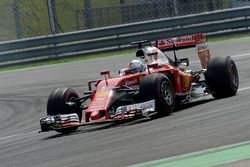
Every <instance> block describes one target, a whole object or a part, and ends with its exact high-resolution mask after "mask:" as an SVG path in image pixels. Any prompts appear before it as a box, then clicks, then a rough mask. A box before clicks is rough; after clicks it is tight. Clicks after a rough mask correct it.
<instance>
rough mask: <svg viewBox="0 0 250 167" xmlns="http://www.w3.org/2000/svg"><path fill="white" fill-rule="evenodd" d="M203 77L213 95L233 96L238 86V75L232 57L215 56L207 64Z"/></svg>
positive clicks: (220, 96)
mask: <svg viewBox="0 0 250 167" xmlns="http://www.w3.org/2000/svg"><path fill="white" fill-rule="evenodd" d="M205 79H206V82H207V84H208V87H209V89H210V90H211V92H212V95H213V97H215V98H216V99H218V98H225V97H230V96H234V95H236V93H237V90H238V87H239V76H238V71H237V68H236V65H235V63H234V61H233V59H232V58H231V57H229V56H227V57H215V58H213V59H211V61H210V62H209V64H208V68H207V72H206V73H205Z"/></svg>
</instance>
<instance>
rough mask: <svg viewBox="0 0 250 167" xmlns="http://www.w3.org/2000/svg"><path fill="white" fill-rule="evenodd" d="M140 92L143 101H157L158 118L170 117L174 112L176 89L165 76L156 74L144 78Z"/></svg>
mask: <svg viewBox="0 0 250 167" xmlns="http://www.w3.org/2000/svg"><path fill="white" fill-rule="evenodd" d="M139 92H140V97H141V99H142V100H143V101H147V100H152V99H155V101H156V111H157V112H158V116H164V115H169V114H170V113H171V112H172V111H173V110H174V107H175V96H174V88H173V86H172V83H171V81H170V80H169V79H168V77H167V76H165V75H164V74H161V73H154V74H150V75H147V76H145V77H143V78H142V80H141V84H140V89H139Z"/></svg>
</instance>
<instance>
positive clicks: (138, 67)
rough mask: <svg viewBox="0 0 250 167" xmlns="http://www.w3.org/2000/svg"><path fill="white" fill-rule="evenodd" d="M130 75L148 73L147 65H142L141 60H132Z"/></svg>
mask: <svg viewBox="0 0 250 167" xmlns="http://www.w3.org/2000/svg"><path fill="white" fill-rule="evenodd" d="M129 70H130V73H132V74H135V73H138V72H143V71H146V65H145V64H144V63H142V62H141V61H140V60H132V61H131V62H130V63H129Z"/></svg>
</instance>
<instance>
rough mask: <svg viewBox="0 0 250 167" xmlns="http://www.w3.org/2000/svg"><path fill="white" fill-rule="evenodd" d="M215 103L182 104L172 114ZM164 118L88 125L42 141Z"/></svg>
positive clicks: (203, 101) (205, 100) (206, 101)
mask: <svg viewBox="0 0 250 167" xmlns="http://www.w3.org/2000/svg"><path fill="white" fill-rule="evenodd" d="M211 101H214V99H213V98H209V99H204V100H199V101H194V102H190V103H186V104H182V105H177V106H176V109H175V111H174V112H173V113H172V114H171V115H173V114H174V113H175V112H181V111H183V110H185V109H188V108H192V107H195V106H198V105H201V104H205V103H208V102H211ZM171 115H170V116H171ZM161 118H162V117H154V118H140V119H134V120H124V121H117V122H112V123H107V124H101V125H98V124H97V125H87V126H84V127H80V128H79V130H77V131H75V132H72V133H66V134H62V133H57V132H54V133H56V134H55V135H52V136H49V137H46V138H44V139H42V140H49V139H54V138H58V137H64V136H71V135H78V134H83V133H87V132H93V131H99V130H105V129H110V128H117V127H122V126H128V125H130V126H131V125H135V124H140V123H145V122H148V121H153V120H156V119H161Z"/></svg>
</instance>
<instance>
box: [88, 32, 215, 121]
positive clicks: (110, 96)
mask: <svg viewBox="0 0 250 167" xmlns="http://www.w3.org/2000/svg"><path fill="white" fill-rule="evenodd" d="M206 42H207V37H206V36H205V35H202V34H194V35H187V36H182V37H177V38H167V39H163V40H158V41H157V42H156V47H157V48H159V50H163V51H165V50H171V49H173V47H177V48H178V47H191V46H197V45H199V46H202V45H203V44H204V43H206ZM174 45H175V46H174ZM199 46H198V47H199ZM202 49H203V50H202ZM202 49H199V48H198V55H199V57H200V60H201V64H202V67H206V65H207V63H208V61H209V58H210V56H209V51H208V49H207V47H206V48H205V47H203V48H202ZM201 52H202V54H201ZM152 67H153V70H147V71H145V72H142V73H137V74H130V73H129V72H126V73H125V75H124V76H120V77H115V78H112V77H111V76H110V72H109V71H104V72H101V75H103V76H104V77H105V78H103V79H99V80H96V81H90V82H89V90H90V91H92V89H93V87H95V91H93V93H92V97H91V101H90V103H89V107H88V109H87V110H86V112H85V122H90V121H96V120H100V119H101V120H110V119H111V118H110V115H109V110H110V107H111V104H112V103H113V102H114V101H115V100H116V99H117V98H119V94H116V92H115V91H114V89H115V88H118V87H120V86H122V85H126V86H128V87H132V88H139V85H140V80H141V78H142V77H143V76H145V75H148V74H150V73H164V74H165V75H167V76H168V78H169V79H170V80H171V82H172V85H173V87H174V90H175V95H187V94H189V93H190V89H191V84H192V82H194V81H195V80H196V79H197V78H195V77H194V76H192V75H191V74H188V73H185V72H183V71H182V70H180V69H179V68H178V67H175V66H173V65H170V64H165V65H163V66H161V67H159V68H158V67H156V66H151V68H152Z"/></svg>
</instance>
